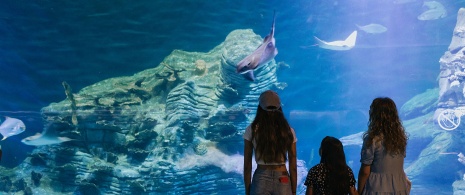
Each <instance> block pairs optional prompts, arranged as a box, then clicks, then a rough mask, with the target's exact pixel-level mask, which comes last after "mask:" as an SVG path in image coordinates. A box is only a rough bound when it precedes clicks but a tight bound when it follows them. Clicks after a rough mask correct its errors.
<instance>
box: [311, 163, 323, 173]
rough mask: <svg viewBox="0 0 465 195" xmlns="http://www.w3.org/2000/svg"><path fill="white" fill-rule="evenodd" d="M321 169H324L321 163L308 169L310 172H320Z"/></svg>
mask: <svg viewBox="0 0 465 195" xmlns="http://www.w3.org/2000/svg"><path fill="white" fill-rule="evenodd" d="M323 168H324V165H323V163H319V164H317V165H315V166H313V167H312V168H310V171H312V170H321V169H323Z"/></svg>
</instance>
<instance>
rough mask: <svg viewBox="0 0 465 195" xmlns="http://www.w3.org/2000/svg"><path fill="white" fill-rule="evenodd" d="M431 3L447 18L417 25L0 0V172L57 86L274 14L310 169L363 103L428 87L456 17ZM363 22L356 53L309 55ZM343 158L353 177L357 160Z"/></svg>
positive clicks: (352, 3) (368, 11) (385, 17)
mask: <svg viewBox="0 0 465 195" xmlns="http://www.w3.org/2000/svg"><path fill="white" fill-rule="evenodd" d="M439 2H441V3H442V4H443V5H444V6H445V7H446V9H447V11H448V14H447V17H445V18H441V19H438V20H431V21H419V20H418V19H417V16H418V15H419V14H421V13H422V12H423V11H424V7H422V4H423V1H420V0H417V1H414V2H411V3H406V4H394V3H393V1H392V0H377V1H374V0H362V1H360V0H340V1H333V0H313V1H310V0H309V1H305V0H296V1H292V2H291V1H232V0H224V1H194V0H184V1H152V0H141V1H109V0H108V1H107V0H104V1H70V0H66V1H27V0H14V1H13V0H7V1H2V3H1V4H0V35H1V37H0V67H1V71H0V93H1V94H2V95H1V97H2V98H1V101H0V114H1V115H8V116H11V117H16V118H20V119H22V120H23V121H24V122H25V123H26V125H27V127H28V128H27V131H26V132H25V133H23V134H21V135H18V136H15V137H11V139H7V140H5V141H3V142H2V150H3V151H4V156H3V159H2V162H1V163H0V165H1V166H6V167H14V166H16V165H18V164H19V163H21V162H22V161H23V160H24V159H25V157H26V155H27V152H29V151H31V150H32V149H33V148H32V147H28V146H24V145H22V144H21V143H19V141H20V140H21V139H22V138H24V137H27V136H30V135H33V134H35V133H36V132H40V131H41V130H42V128H43V124H42V121H41V117H40V113H39V111H40V109H41V108H42V107H45V106H47V105H49V104H50V103H52V102H59V101H61V100H63V99H65V98H66V96H65V93H64V89H63V86H62V85H61V83H62V82H63V81H66V82H67V83H69V84H70V86H72V88H73V91H76V92H77V91H78V90H80V89H81V88H83V87H85V86H88V85H90V84H93V83H96V82H98V81H101V80H104V79H107V78H112V77H118V76H129V75H132V74H135V73H137V72H139V71H142V70H145V69H148V68H153V67H155V66H157V65H158V64H159V63H160V62H161V61H162V60H163V58H164V57H166V56H167V55H169V54H170V52H171V51H173V50H174V49H180V50H185V51H197V52H207V51H209V50H210V49H212V48H213V47H215V46H217V45H218V44H220V43H221V42H223V41H224V39H225V37H226V36H227V35H228V34H229V33H230V32H231V31H233V30H235V29H253V31H254V32H255V33H257V34H260V35H262V36H264V35H266V34H267V33H268V32H269V29H270V25H271V21H272V16H273V11H274V10H275V11H276V35H275V38H276V44H277V47H278V51H279V54H278V55H277V56H276V58H275V60H276V61H277V62H285V63H286V64H288V65H289V66H290V68H287V69H286V68H284V69H283V70H280V71H279V73H278V79H279V81H280V82H286V83H287V84H288V87H287V88H285V89H284V90H283V91H280V95H281V97H282V101H283V105H284V111H285V112H286V116H287V118H288V119H289V121H290V123H291V125H292V126H293V127H294V128H295V129H296V132H297V135H298V139H299V142H298V143H299V144H298V146H297V147H298V156H299V158H301V159H303V160H306V161H307V163H308V166H311V165H313V164H316V163H317V162H318V161H319V158H318V156H315V157H314V158H313V159H312V158H311V157H310V154H311V150H312V149H313V150H317V149H318V146H319V142H320V140H321V138H323V137H324V136H326V135H332V136H336V137H341V136H344V135H349V134H353V133H357V132H360V131H363V130H365V129H366V122H367V111H368V108H369V105H370V103H371V100H372V99H373V98H374V97H378V96H389V97H391V98H392V99H394V101H396V103H397V105H398V106H401V105H403V104H404V103H405V102H406V101H408V100H409V99H410V98H412V97H413V96H415V95H417V94H420V93H422V92H424V91H425V90H427V89H431V88H435V87H438V84H437V80H436V79H437V77H438V74H439V63H438V60H439V58H440V57H441V56H442V55H443V54H444V52H445V51H446V50H447V47H448V45H449V44H450V41H451V36H452V31H453V29H454V26H455V22H456V17H457V11H458V9H459V8H460V7H464V6H465V1H439ZM369 23H379V24H382V25H384V26H386V27H387V28H388V31H387V32H385V33H382V34H367V33H363V32H361V31H359V33H358V37H357V46H356V47H355V48H353V49H352V50H349V51H343V52H335V51H330V50H323V49H320V48H318V47H315V46H314V44H315V41H314V38H313V36H317V37H319V38H320V39H323V40H336V39H341V38H343V37H346V36H348V35H349V34H350V33H351V32H352V31H353V30H356V26H355V25H356V24H359V25H364V24H369ZM302 112H304V113H305V114H304V115H303V116H300V117H296V115H295V114H296V113H302ZM316 116H318V117H316ZM18 147H19V148H20V150H15V148H18ZM12 151H14V152H12ZM349 152H350V155H349V156H348V160H351V161H354V163H355V164H354V167H357V166H358V165H357V163H358V158H359V157H358V156H357V155H358V151H349ZM357 168H358V167H357ZM354 171H355V172H356V171H357V170H354ZM448 185H449V184H448ZM449 186H450V185H449Z"/></svg>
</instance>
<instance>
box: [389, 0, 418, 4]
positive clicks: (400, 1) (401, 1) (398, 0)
mask: <svg viewBox="0 0 465 195" xmlns="http://www.w3.org/2000/svg"><path fill="white" fill-rule="evenodd" d="M415 1H416V0H394V1H393V3H394V4H407V3H413V2H415Z"/></svg>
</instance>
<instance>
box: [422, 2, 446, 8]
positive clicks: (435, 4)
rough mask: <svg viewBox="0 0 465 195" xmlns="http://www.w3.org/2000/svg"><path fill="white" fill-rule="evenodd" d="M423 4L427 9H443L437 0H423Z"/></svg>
mask: <svg viewBox="0 0 465 195" xmlns="http://www.w3.org/2000/svg"><path fill="white" fill-rule="evenodd" d="M423 6H426V7H428V9H445V8H444V5H442V4H441V3H439V2H437V1H425V2H423Z"/></svg>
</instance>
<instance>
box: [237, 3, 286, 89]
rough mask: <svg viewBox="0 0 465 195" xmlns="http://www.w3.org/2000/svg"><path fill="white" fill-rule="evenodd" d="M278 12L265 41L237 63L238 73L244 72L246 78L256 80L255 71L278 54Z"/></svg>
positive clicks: (274, 15)
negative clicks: (275, 31) (276, 25)
mask: <svg viewBox="0 0 465 195" xmlns="http://www.w3.org/2000/svg"><path fill="white" fill-rule="evenodd" d="M275 20H276V12H275V13H274V14H273V23H272V24H271V32H270V34H268V35H267V36H266V37H265V38H264V39H263V43H262V44H261V45H260V46H258V48H257V49H255V51H254V52H253V53H251V54H249V55H248V56H247V57H245V58H244V59H242V60H241V61H239V63H237V65H236V73H239V74H244V76H245V78H246V79H248V80H250V81H255V76H254V74H253V71H254V70H255V69H257V68H258V67H259V66H261V65H264V64H267V63H268V62H270V61H271V60H273V59H274V57H275V56H276V55H278V49H277V48H276V41H275V38H274V30H275Z"/></svg>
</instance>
